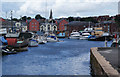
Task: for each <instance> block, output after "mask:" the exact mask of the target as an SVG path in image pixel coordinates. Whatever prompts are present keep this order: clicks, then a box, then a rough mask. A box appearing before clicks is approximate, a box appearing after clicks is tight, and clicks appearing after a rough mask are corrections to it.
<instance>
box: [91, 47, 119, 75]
mask: <svg viewBox="0 0 120 77" xmlns="http://www.w3.org/2000/svg"><path fill="white" fill-rule="evenodd" d="M119 51H120V48H111V47H94V48H91V50H90V64H91V69H92V70H91V74H92V75H94V76H105V77H120V59H119V55H120V52H119Z"/></svg>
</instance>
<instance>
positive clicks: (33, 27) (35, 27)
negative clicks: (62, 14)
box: [27, 19, 40, 31]
mask: <svg viewBox="0 0 120 77" xmlns="http://www.w3.org/2000/svg"><path fill="white" fill-rule="evenodd" d="M27 28H28V30H29V31H39V30H40V25H39V22H38V21H37V20H35V19H32V20H30V21H29V22H27Z"/></svg>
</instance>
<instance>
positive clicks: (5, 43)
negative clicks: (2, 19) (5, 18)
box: [0, 36, 8, 45]
mask: <svg viewBox="0 0 120 77" xmlns="http://www.w3.org/2000/svg"><path fill="white" fill-rule="evenodd" d="M0 41H1V42H2V44H3V45H7V44H8V42H7V40H6V39H5V38H4V36H1V37H0Z"/></svg>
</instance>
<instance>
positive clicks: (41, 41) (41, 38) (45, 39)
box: [37, 35, 47, 44]
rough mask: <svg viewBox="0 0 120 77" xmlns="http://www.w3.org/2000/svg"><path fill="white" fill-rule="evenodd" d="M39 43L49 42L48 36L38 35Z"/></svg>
mask: <svg viewBox="0 0 120 77" xmlns="http://www.w3.org/2000/svg"><path fill="white" fill-rule="evenodd" d="M37 41H38V43H39V44H45V43H47V38H46V37H45V36H42V35H41V36H38V39H37Z"/></svg>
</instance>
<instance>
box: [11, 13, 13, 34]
mask: <svg viewBox="0 0 120 77" xmlns="http://www.w3.org/2000/svg"><path fill="white" fill-rule="evenodd" d="M11 27H12V32H13V22H12V11H11Z"/></svg>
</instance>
